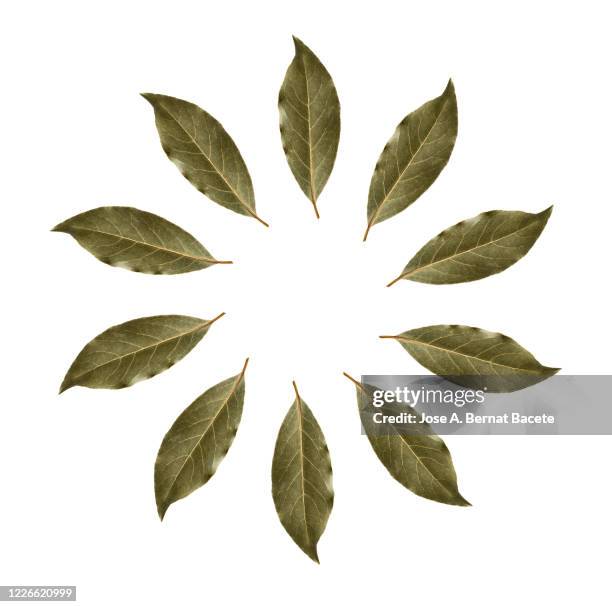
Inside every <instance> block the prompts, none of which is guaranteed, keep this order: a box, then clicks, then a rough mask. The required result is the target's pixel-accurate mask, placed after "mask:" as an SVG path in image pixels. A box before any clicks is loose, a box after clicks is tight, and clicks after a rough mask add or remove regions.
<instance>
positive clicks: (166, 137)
mask: <svg viewBox="0 0 612 607" xmlns="http://www.w3.org/2000/svg"><path fill="white" fill-rule="evenodd" d="M142 96H143V97H144V98H145V99H146V100H147V101H148V102H149V103H150V104H151V105H152V106H153V109H154V111H155V124H156V126H157V131H158V133H159V139H160V141H161V144H162V148H163V150H164V152H165V153H166V155H167V156H168V158H169V159H170V160H171V161H172V162H173V163H174V164H175V165H176V166H177V168H178V170H179V171H180V172H181V173H182V174H183V175H184V176H185V177H186V178H187V180H188V181H189V182H190V183H191V184H192V185H193V186H194V187H195V188H196V189H198V190H199V191H200V192H202V194H204V195H205V196H208V198H210V199H211V200H213V201H214V202H216V203H218V204H220V205H221V206H223V207H225V208H226V209H230V210H231V211H234V212H236V213H240V214H241V215H248V216H250V217H254V218H255V219H257V221H259V222H261V223H263V224H264V225H265V226H267V225H268V224H267V223H266V222H265V221H263V219H261V218H260V217H258V216H257V213H256V212H255V194H254V192H253V184H252V182H251V176H250V175H249V171H248V170H247V167H246V164H245V162H244V160H243V158H242V155H241V154H240V151H239V150H238V148H237V147H236V144H235V143H234V141H233V139H232V138H231V137H230V136H229V134H228V133H227V132H226V130H225V129H224V128H223V126H221V124H220V123H219V122H218V121H217V120H215V119H214V118H213V117H212V116H211V115H210V114H208V113H207V112H205V111H204V110H203V109H202V108H200V107H198V106H197V105H195V104H193V103H190V102H188V101H183V100H182V99H177V98H176V97H168V96H167V95H155V94H153V93H143V95H142Z"/></svg>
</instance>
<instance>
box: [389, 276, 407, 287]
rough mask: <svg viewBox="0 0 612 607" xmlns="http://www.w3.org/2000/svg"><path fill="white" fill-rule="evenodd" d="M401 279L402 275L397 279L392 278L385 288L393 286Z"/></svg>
mask: <svg viewBox="0 0 612 607" xmlns="http://www.w3.org/2000/svg"><path fill="white" fill-rule="evenodd" d="M402 278H404V277H403V275H402V274H400V275H399V276H398V277H397V278H394V279H393V280H392V281H391V282H390V283H389V284H388V285H387V286H388V287H391V286H393V285H394V284H395V283H396V282H397V281H398V280H401V279H402Z"/></svg>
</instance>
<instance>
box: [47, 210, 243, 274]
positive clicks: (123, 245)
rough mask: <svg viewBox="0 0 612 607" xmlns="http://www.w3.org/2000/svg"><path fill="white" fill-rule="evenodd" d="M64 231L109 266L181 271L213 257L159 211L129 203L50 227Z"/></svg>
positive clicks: (156, 271)
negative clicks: (154, 211)
mask: <svg viewBox="0 0 612 607" xmlns="http://www.w3.org/2000/svg"><path fill="white" fill-rule="evenodd" d="M53 231H54V232H65V233H66V234H70V235H71V236H73V237H74V239H75V240H76V241H77V242H78V243H79V244H80V245H81V246H82V247H83V248H84V249H86V250H87V251H89V252H90V253H91V254H92V255H94V256H95V257H97V258H98V259H99V260H100V261H102V262H104V263H106V264H108V265H109V266H116V267H119V268H125V269H126V270H132V272H144V273H146V274H183V273H185V272H194V271H195V270H203V269H204V268H208V267H209V266H211V265H214V264H220V263H223V264H225V263H232V262H231V261H219V260H217V259H215V258H214V257H213V256H212V255H211V254H210V253H209V252H208V251H207V250H206V249H205V248H204V247H203V246H202V245H201V244H200V243H199V242H198V241H197V240H196V239H195V238H194V237H193V236H192V235H191V234H189V233H188V232H185V230H183V229H181V228H179V227H178V226H177V225H175V224H173V223H171V222H169V221H167V220H166V219H164V218H163V217H160V216H159V215H154V214H153V213H148V212H147V211H140V210H139V209H135V208H133V207H116V206H114V207H99V208H97V209H92V210H90V211H85V212H84V213H80V214H79V215H75V216H74V217H71V218H70V219H67V220H66V221H63V222H62V223H60V224H59V225H57V226H55V227H54V228H53Z"/></svg>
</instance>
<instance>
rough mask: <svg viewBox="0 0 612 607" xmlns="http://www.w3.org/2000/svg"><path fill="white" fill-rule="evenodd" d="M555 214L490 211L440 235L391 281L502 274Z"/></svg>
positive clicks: (433, 281) (435, 281) (468, 278)
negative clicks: (551, 215)
mask: <svg viewBox="0 0 612 607" xmlns="http://www.w3.org/2000/svg"><path fill="white" fill-rule="evenodd" d="M551 213H552V206H551V207H549V208H548V209H546V210H544V211H542V212H541V213H523V212H522V211H487V212H486V213H481V214H480V215H477V216H476V217H472V218H471V219H466V220H465V221H461V222H460V223H458V224H455V225H454V226H452V227H450V228H448V229H447V230H444V232H440V234H438V235H437V236H436V237H435V238H432V239H431V240H430V241H429V242H428V243H427V244H426V245H425V246H424V247H423V248H422V249H421V250H420V251H419V252H418V253H417V254H416V255H415V256H414V257H413V258H412V259H411V260H410V261H409V262H408V265H406V267H405V268H404V270H403V271H402V273H401V274H400V275H399V276H398V277H397V278H396V279H395V280H392V281H391V282H390V283H389V284H388V285H387V286H388V287H390V286H391V285H392V284H394V283H396V282H397V281H398V280H402V279H406V280H414V281H416V282H427V283H430V284H437V285H441V284H453V283H458V282H470V281H472V280H480V279H481V278H485V277H487V276H491V275H492V274H497V273H498V272H502V271H503V270H505V269H506V268H509V267H510V266H511V265H513V264H515V263H516V262H517V261H518V260H519V259H521V257H523V256H524V255H526V254H527V252H528V251H529V249H531V247H532V246H533V245H534V244H535V241H536V240H537V239H538V238H539V236H540V234H541V233H542V230H543V229H544V227H545V226H546V222H547V221H548V218H549V217H550V214H551Z"/></svg>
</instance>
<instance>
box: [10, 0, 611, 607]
mask: <svg viewBox="0 0 612 607" xmlns="http://www.w3.org/2000/svg"><path fill="white" fill-rule="evenodd" d="M605 7H606V4H605V3H595V2H582V3H572V4H566V3H563V2H551V3H546V2H540V3H534V2H512V3H506V7H505V8H504V7H503V5H502V4H501V3H490V2H482V3H473V2H446V3H441V2H419V3H415V2H412V3H409V2H397V3H394V2H387V1H383V0H377V1H376V2H370V3H360V2H351V3H348V2H346V3H341V2H337V3H332V2H329V1H327V2H319V1H313V0H310V1H309V2H301V3H293V2H282V3H281V2H279V3H278V4H273V3H271V2H267V3H266V2H230V1H227V0H226V1H223V2H214V3H212V2H206V1H203V0H200V1H199V2H194V3H182V2H166V3H154V2H143V3H135V2H134V3H126V2H122V3H113V2H97V3H85V2H74V3H68V2H26V1H22V2H6V3H3V5H2V8H1V9H0V13H1V14H0V53H1V56H2V64H3V67H2V79H1V85H0V86H1V87H2V90H3V92H2V97H1V98H0V105H1V108H2V111H1V114H0V121H1V131H0V156H1V159H0V160H1V164H0V166H1V167H2V169H1V178H0V190H1V194H0V202H1V204H2V209H3V214H2V218H3V219H2V238H1V239H0V247H1V259H2V261H3V263H2V284H3V289H2V291H3V294H2V303H1V305H2V319H3V323H2V324H3V326H2V348H1V349H0V357H1V359H2V364H1V369H2V378H3V381H2V406H1V409H0V479H1V484H0V492H1V495H0V497H1V499H0V584H76V585H77V586H78V596H79V602H80V603H81V604H83V605H88V606H89V605H113V604H114V605H145V604H146V605H181V606H183V605H185V606H189V605H203V604H208V605H216V604H230V605H234V604H235V605H242V604H251V603H257V604H265V605H284V604H291V605H310V604H312V603H314V602H318V603H322V604H332V601H333V602H336V601H342V602H343V603H347V604H356V605H370V604H387V603H389V604H414V605H420V604H424V603H425V602H426V604H434V605H443V604H448V603H450V602H453V603H455V604H456V603H459V604H471V605H487V606H488V605H491V604H496V605H512V604H516V602H517V601H521V602H522V603H524V604H537V603H539V602H543V603H546V604H553V603H555V604H561V603H563V602H565V601H567V603H568V604H569V603H574V602H575V601H580V602H583V603H586V604H590V605H597V604H604V603H605V604H609V603H608V601H609V596H608V597H607V598H604V597H606V595H609V580H608V577H609V552H608V549H607V547H608V546H609V544H610V540H611V539H612V538H611V534H610V530H609V520H610V517H609V511H610V510H609V509H610V501H611V499H612V489H611V485H610V482H609V477H610V465H609V462H610V449H609V448H610V442H611V439H610V438H609V437H547V438H541V437H449V438H448V439H447V444H448V445H449V448H450V449H451V451H452V454H453V458H454V462H455V466H456V469H457V472H458V476H459V485H460V489H461V492H462V493H463V495H465V497H466V498H467V499H469V500H470V501H471V502H472V503H473V504H474V506H473V507H472V508H454V507H450V506H445V505H440V504H437V503H434V502H430V501H427V500H424V499H421V498H418V497H416V496H414V495H412V494H411V493H410V492H408V491H407V490H405V489H404V488H403V487H401V486H400V485H399V484H398V483H396V482H395V481H394V480H393V479H391V477H390V476H389V475H388V474H387V472H386V471H385V470H384V468H383V467H382V466H381V465H380V463H379V462H378V461H377V459H376V458H375V456H374V455H373V453H372V452H371V449H370V447H369V445H368V443H367V440H366V439H365V438H364V437H363V436H361V435H360V430H359V423H358V418H357V415H356V404H355V396H354V392H353V386H352V385H350V384H349V382H348V381H347V380H345V379H344V378H343V377H342V375H341V372H342V371H343V370H346V371H348V372H350V373H352V374H353V375H355V376H358V375H359V374H360V373H372V374H373V373H384V374H401V373H419V372H421V371H422V368H421V367H420V366H419V365H418V364H417V363H416V362H415V361H413V360H412V359H411V358H410V357H409V356H408V355H407V354H406V353H405V352H404V351H403V350H402V348H401V347H400V346H399V345H397V344H394V343H390V342H384V341H382V340H379V339H378V338H377V336H378V335H380V334H385V333H397V332H401V331H403V330H407V329H409V328H414V327H419V326H422V325H427V324H438V323H460V324H468V325H475V326H479V327H482V328H485V329H490V330H496V331H500V332H502V333H505V334H507V335H510V336H511V337H513V338H514V339H516V340H517V341H518V342H519V343H521V344H522V345H524V346H525V347H526V348H527V349H529V350H530V351H532V352H533V353H534V354H535V356H536V357H537V358H538V359H539V360H540V361H541V362H542V363H543V364H546V365H551V366H560V367H562V368H563V372H564V373H606V372H610V370H611V366H612V365H611V363H610V353H609V344H610V338H611V331H610V293H609V283H610V253H609V250H610V249H609V245H610V221H611V220H612V213H611V210H610V203H611V197H610V194H611V185H610V166H611V158H610V153H609V145H610V140H611V137H612V126H611V121H610V107H611V105H612V88H611V85H610V78H609V59H610V56H611V48H610V46H611V44H610V38H609V23H610V19H609V15H608V14H606V8H605ZM291 34H296V35H298V36H299V37H301V38H302V39H303V40H304V42H306V44H308V45H309V46H310V47H311V48H312V49H313V50H314V51H315V53H317V55H318V56H319V57H320V58H321V59H322V61H323V62H324V63H325V65H326V66H327V68H328V69H329V71H330V72H331V74H332V75H333V78H334V80H335V82H336V86H337V89H338V94H339V96H340V100H341V104H342V135H341V142H340V149H339V154H338V158H337V162H336V166H335V169H334V172H333V174H332V177H331V179H330V181H329V183H328V185H327V187H326V189H325V191H324V193H323V195H322V196H321V198H320V210H321V220H320V221H319V222H317V221H316V220H315V218H314V214H313V212H312V208H311V205H310V203H309V202H308V201H307V199H306V198H305V197H304V195H303V194H302V193H301V191H300V190H299V188H298V186H297V184H296V183H295V182H294V180H293V177H292V175H291V173H290V171H289V168H288V166H287V164H286V162H285V158H284V155H283V152H282V149H281V145H280V137H279V132H278V114H277V108H276V99H277V94H278V89H279V86H280V84H281V82H282V79H283V77H284V73H285V69H286V67H287V65H288V64H289V62H290V61H291V59H292V57H293V45H292V41H291ZM449 76H452V78H453V80H454V82H455V86H456V90H457V97H458V103H459V137H458V140H457V144H456V147H455V151H454V153H453V155H452V158H451V160H450V162H449V164H448V166H447V168H446V169H445V170H444V172H443V173H442V175H441V176H440V178H439V179H438V181H437V182H436V183H435V184H434V185H433V186H432V187H431V188H430V189H429V190H428V191H427V192H426V193H425V194H424V195H423V196H422V197H421V198H420V199H419V200H418V201H417V202H416V203H415V204H414V205H413V206H411V207H410V208H409V209H408V210H406V211H405V212H403V213H402V214H401V215H399V216H397V217H395V218H393V219H392V220H389V221H387V222H384V223H383V224H380V225H377V226H375V227H374V228H373V230H372V232H371V234H370V237H369V238H368V242H367V243H366V244H363V243H362V242H361V236H362V233H363V230H364V228H365V207H366V201H367V192H368V185H369V180H370V176H371V173H372V169H373V167H374V164H375V161H376V159H377V157H378V154H379V153H380V151H381V149H382V147H383V145H384V143H385V142H386V140H387V139H388V137H389V136H390V135H391V133H392V131H393V129H394V128H395V126H396V124H397V122H399V120H400V119H401V118H402V117H403V116H404V115H405V114H406V113H408V112H409V111H411V110H413V109H415V108H416V107H418V106H419V105H420V104H421V103H423V102H424V101H426V100H427V99H430V98H432V97H434V96H436V95H438V94H439V93H440V92H441V91H442V90H443V88H444V87H445V85H446V82H447V80H448V78H449ZM143 91H150V92H157V93H165V94H170V95H174V96H177V97H181V98H184V99H188V100H191V101H193V102H195V103H197V104H199V105H201V106H202V107H204V108H205V109H206V110H208V111H209V112H210V113H212V114H213V115H214V116H216V117H217V118H218V119H219V120H220V121H221V122H222V123H223V125H224V126H225V127H226V129H227V130H228V131H229V132H230V134H231V135H232V136H233V138H234V139H235V141H236V142H237V144H238V146H239V148H240V150H241V152H242V154H243V156H244V158H245V160H246V162H247V165H248V167H249V169H250V172H251V175H252V177H253V182H254V186H255V193H256V199H257V210H258V213H259V215H260V216H261V217H263V218H264V219H266V220H267V221H269V222H270V224H271V227H270V229H266V228H264V227H263V226H262V225H260V224H258V223H257V222H256V221H254V220H252V219H249V218H246V217H241V216H239V215H236V214H233V213H231V212H229V211H227V210H225V209H223V208H221V207H220V206H218V205H216V204H214V203H212V202H210V201H209V200H207V199H206V198H204V197H203V196H202V195H201V194H200V193H198V192H197V191H196V190H195V189H194V188H193V187H192V186H191V185H190V184H189V183H188V182H187V181H186V180H185V179H183V177H181V175H180V174H179V173H178V171H177V170H176V168H175V167H174V166H173V165H172V164H171V163H170V162H169V161H168V160H167V159H166V157H165V156H164V154H163V152H162V150H161V147H160V145H159V141H158V137H157V133H156V130H155V127H154V123H153V113H152V110H151V107H150V106H149V105H148V104H147V103H146V101H144V100H143V99H142V98H141V97H139V93H140V92H143ZM550 203H554V204H555V208H554V212H553V214H552V217H551V219H550V221H549V223H548V226H547V227H546V229H545V231H544V233H543V234H542V236H541V238H540V239H539V241H538V242H537V243H536V245H535V246H534V248H533V249H532V251H531V252H530V253H529V254H528V255H527V257H525V258H524V259H523V260H521V261H520V262H519V263H517V264H516V265H515V266H513V267H512V268H510V269H509V270H507V271H506V272H503V273H502V274H499V275H496V276H494V277H491V278H488V279H485V280H482V281H480V282H476V283H468V284H464V285H453V286H438V287H437V286H431V285H424V284H423V285H422V284H418V283H413V282H409V281H403V282H402V283H400V284H397V285H395V286H394V287H393V288H391V289H385V288H384V285H385V284H386V282H388V281H389V280H390V279H391V278H394V277H395V276H396V275H397V274H398V272H399V271H400V270H401V269H402V268H403V266H404V264H405V263H406V262H407V261H408V259H409V258H410V257H411V256H412V255H413V254H414V253H415V252H416V250H417V249H418V248H419V247H420V246H421V245H422V244H424V243H425V242H426V241H427V240H428V239H429V238H430V237H432V236H434V235H435V234H437V233H438V232H439V231H441V230H442V229H444V228H446V227H448V226H450V225H452V224H454V223H455V222H457V221H459V220H461V219H465V218H468V217H471V216H473V215H475V214H477V213H479V212H481V211H486V210H490V209H520V210H524V211H530V212H537V211H541V210H542V209H544V208H546V207H547V206H548V205H549V204H550ZM112 204H125V205H131V206H135V207H138V208H141V209H145V210H148V211H151V212H154V213H158V214H160V215H163V216H164V217H166V218H167V219H169V220H171V221H173V222H175V223H177V224H178V225H180V226H182V227H183V228H185V229H187V230H188V231H190V232H191V233H192V234H193V235H194V236H196V237H197V238H199V239H200V240H201V241H202V242H203V243H204V245H205V246H206V247H207V248H209V249H210V251H211V252H212V253H213V254H214V255H215V256H217V257H219V258H222V259H226V258H230V259H233V260H234V262H235V264H234V265H233V266H217V267H215V268H211V269H208V270H205V271H202V272H196V273H192V274H187V275H179V276H149V275H139V274H134V273H131V272H127V271H125V270H122V269H116V268H111V267H109V266H106V265H104V264H102V263H100V262H98V261H97V260H96V259H95V258H93V257H92V256H90V255H89V254H88V253H87V252H86V251H85V250H83V249H82V248H80V247H79V246H78V245H77V244H76V242H75V241H73V240H72V239H71V238H70V237H68V236H66V235H64V234H57V233H51V232H50V231H49V230H50V228H51V227H53V226H54V225H55V224H56V223H58V222H60V221H61V220H64V219H66V218H68V217H71V216H72V215H74V214H76V213H79V212H81V211H84V210H87V209H90V208H94V207H96V206H100V205H112ZM222 311H224V312H226V313H227V316H226V317H224V318H223V319H222V320H220V321H219V322H218V323H217V324H216V325H215V326H214V327H213V328H212V329H211V330H210V332H209V334H208V335H207V336H206V337H205V338H204V340H203V341H202V342H201V344H200V345H199V346H198V347H197V348H196V349H195V350H194V351H193V353H191V354H190V355H189V356H188V357H187V358H186V359H185V360H184V361H182V362H181V363H179V364H178V365H177V366H176V367H173V368H172V369H171V370H169V371H168V372H166V373H163V374H162V375H160V376H158V377H156V378H154V379H152V380H150V381H146V382H142V383H139V384H137V385H136V386H134V387H132V388H129V389H126V390H120V391H106V390H99V391H96V390H88V389H84V388H75V389H72V390H69V391H68V392H66V393H65V394H63V395H62V396H61V397H59V396H57V390H58V387H59V384H60V382H61V380H62V378H63V375H64V373H65V371H66V369H67V368H68V366H69V364H70V362H71V361H72V360H73V358H74V357H75V356H76V354H77V353H78V352H79V350H80V349H81V348H82V347H83V346H84V345H85V343H86V342H87V341H89V340H90V339H91V338H93V337H94V336H95V335H97V334H98V333H100V332H101V331H102V330H104V329H106V328H107V327H109V326H110V325H113V324H117V323H119V322H123V321H125V320H128V319H131V318H136V317H139V316H147V315H153V314H167V313H170V314H172V313H176V314H190V315H195V316H200V317H204V318H212V317H213V316H215V315H217V314H218V313H219V312H222ZM247 355H250V356H251V365H250V366H249V369H248V373H247V396H246V401H245V408H244V416H243V420H242V424H241V427H240V429H239V432H238V435H237V437H236V440H235V442H234V445H233V446H232V448H231V450H230V452H229V454H228V456H227V458H226V459H225V461H224V462H223V463H222V464H221V466H220V468H219V470H218V472H217V474H216V476H215V477H214V478H213V479H212V481H211V482H210V483H209V484H207V485H206V486H205V487H203V488H202V489H200V490H198V491H197V492H196V493H194V494H193V495H191V496H190V497H189V498H187V499H185V500H183V501H181V502H179V503H177V504H175V505H173V506H172V507H171V508H170V510H169V512H168V515H167V516H166V519H165V520H164V522H163V523H161V522H160V521H159V520H158V517H157V513H156V509H155V500H154V494H153V463H154V461H155V456H156V453H157V449H158V447H159V444H160V441H161V439H162V437H163V435H164V433H165V432H166V430H167V429H168V428H169V427H170V425H171V423H172V421H173V420H174V419H175V417H176V416H177V415H178V414H179V413H180V412H181V411H182V409H183V408H184V407H185V406H187V405H188V404H189V403H190V402H191V401H192V400H193V399H194V398H195V397H196V396H197V395H198V394H200V393H201V392H202V391H203V390H204V389H205V388H207V387H209V386H211V385H212V384H214V383H217V382H218V381H220V380H221V379H223V378H226V377H228V376H230V375H233V374H235V373H237V371H238V370H239V369H240V367H241V365H242V362H243V359H244V358H245V357H246V356H247ZM292 379H295V380H296V381H297V382H298V385H299V387H300V389H301V392H302V395H303V397H304V399H305V400H306V401H307V402H308V403H309V405H310V406H311V408H312V409H313V411H314V413H315V414H316V416H317V418H318V420H319V422H320V424H321V426H322V428H323V430H324V432H325V434H326V437H327V441H328V444H329V448H330V451H331V455H332V461H333V467H334V485H335V493H336V501H335V505H334V509H333V512H332V515H331V518H330V520H329V523H328V527H327V530H326V532H325V534H324V535H323V538H322V539H321V541H320V544H319V554H320V557H321V565H320V566H317V565H316V564H314V563H312V562H311V561H310V560H309V559H308V558H307V557H305V556H304V554H302V552H301V551H300V550H299V549H298V548H297V547H296V546H295V545H294V544H293V543H292V541H291V540H290V538H289V537H288V536H287V534H286V533H285V531H284V530H283V528H282V527H281V525H280V523H279V522H278V520H277V517H276V513H275V511H274V506H273V503H272V498H271V494H270V463H271V458H272V452H273V447H274V441H275V436H276V432H277V430H278V427H279V425H280V422H281V420H282V418H283V417H284V415H285V412H286V410H287V408H288V407H289V405H290V404H291V401H292V389H291V383H290V382H291V380H292ZM604 548H605V552H604V551H603V549H604ZM118 594H121V595H122V597H123V598H121V599H116V597H117V595H118Z"/></svg>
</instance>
